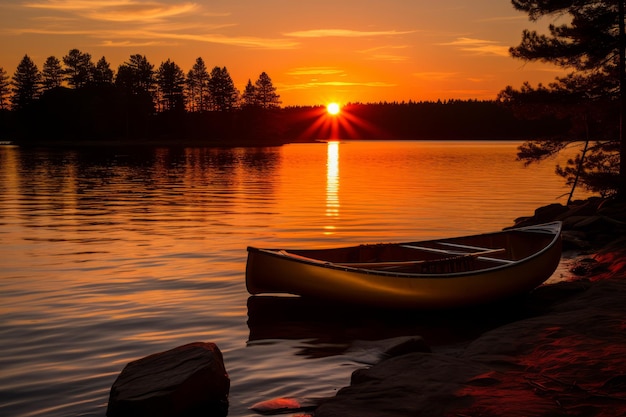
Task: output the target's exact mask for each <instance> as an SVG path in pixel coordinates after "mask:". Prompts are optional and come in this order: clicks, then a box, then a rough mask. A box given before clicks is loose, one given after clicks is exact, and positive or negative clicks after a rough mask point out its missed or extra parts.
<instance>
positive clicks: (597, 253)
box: [315, 198, 626, 417]
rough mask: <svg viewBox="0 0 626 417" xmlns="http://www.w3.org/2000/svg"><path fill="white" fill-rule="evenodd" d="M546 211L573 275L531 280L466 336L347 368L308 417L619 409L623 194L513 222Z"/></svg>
mask: <svg viewBox="0 0 626 417" xmlns="http://www.w3.org/2000/svg"><path fill="white" fill-rule="evenodd" d="M554 220H560V221H563V228H564V231H563V240H564V250H565V251H575V252H576V253H577V254H578V255H579V256H578V257H577V259H576V262H575V264H574V265H573V267H572V271H573V272H574V273H575V274H576V276H575V279H572V280H570V281H566V282H559V283H557V284H551V285H544V286H542V287H539V288H538V289H536V290H535V291H533V293H531V294H529V295H528V296H527V297H525V298H524V299H523V300H519V301H518V302H519V304H518V305H516V306H515V308H516V309H521V310H522V311H523V313H522V314H518V315H516V318H514V319H512V321H510V322H508V323H507V324H504V325H502V326H500V327H497V328H495V329H493V330H490V331H487V332H485V333H483V334H481V335H480V336H478V337H477V338H476V339H475V340H473V341H471V342H469V343H467V344H463V345H460V346H451V347H443V348H442V347H440V348H433V349H432V351H428V349H426V350H424V349H421V350H420V351H412V352H409V353H405V351H402V352H403V353H404V354H400V355H396V356H393V357H391V358H389V359H386V360H384V361H382V362H380V363H378V364H376V365H374V366H372V367H370V368H367V369H360V370H358V371H355V372H354V373H353V375H352V381H351V384H350V386H348V387H345V388H343V389H341V390H340V391H339V392H338V393H337V395H336V396H335V397H333V398H330V399H327V400H325V401H323V402H322V404H320V405H319V407H318V408H317V409H316V410H315V416H316V417H338V416H342V417H343V416H354V415H358V416H360V417H368V416H386V417H394V416H397V417H405V416H455V417H464V416H483V417H490V416H494V417H495V416H505V415H506V416H530V415H532V416H550V417H554V416H591V415H593V416H622V415H626V303H625V302H624V300H625V299H626V279H625V278H626V203H623V202H622V203H620V202H615V201H611V200H603V199H600V198H591V199H589V200H585V201H578V202H575V203H573V204H571V205H570V206H568V207H566V206H563V205H561V204H553V205H549V206H546V207H542V208H539V209H537V210H536V212H535V214H534V216H532V217H528V218H521V219H518V220H516V226H522V225H528V224H537V223H543V222H549V221H554ZM499 313H500V312H499V311H498V310H497V309H494V310H493V314H494V315H497V314H499ZM519 317H521V318H519ZM425 342H426V343H428V340H427V339H426V340H425Z"/></svg>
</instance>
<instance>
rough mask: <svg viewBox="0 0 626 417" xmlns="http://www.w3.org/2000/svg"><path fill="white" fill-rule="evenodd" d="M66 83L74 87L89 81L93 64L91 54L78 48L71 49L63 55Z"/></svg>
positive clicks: (79, 86) (82, 85)
mask: <svg viewBox="0 0 626 417" xmlns="http://www.w3.org/2000/svg"><path fill="white" fill-rule="evenodd" d="M63 64H65V67H66V68H65V74H66V80H67V83H68V84H69V85H70V86H71V87H74V88H81V87H84V86H85V85H87V83H88V82H90V81H91V75H92V74H93V68H94V65H93V63H92V62H91V55H89V54H88V53H83V52H81V51H79V50H78V49H72V50H70V51H69V53H68V54H67V55H65V56H64V57H63Z"/></svg>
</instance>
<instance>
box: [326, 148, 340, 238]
mask: <svg viewBox="0 0 626 417" xmlns="http://www.w3.org/2000/svg"><path fill="white" fill-rule="evenodd" d="M326 216H327V217H331V218H332V217H337V216H339V142H328V150H327V159H326ZM329 220H330V219H329ZM324 229H325V234H332V233H333V231H334V230H335V226H334V225H333V224H329V225H327V226H325V228H324Z"/></svg>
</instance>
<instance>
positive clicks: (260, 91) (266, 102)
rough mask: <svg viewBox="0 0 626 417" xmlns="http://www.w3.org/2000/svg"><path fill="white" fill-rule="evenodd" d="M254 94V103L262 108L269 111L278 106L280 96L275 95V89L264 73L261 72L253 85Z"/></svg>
mask: <svg viewBox="0 0 626 417" xmlns="http://www.w3.org/2000/svg"><path fill="white" fill-rule="evenodd" d="M254 93H255V98H256V103H257V104H258V105H260V106H261V107H262V108H264V109H269V108H275V107H279V106H280V103H281V101H280V96H279V95H278V94H276V87H274V85H273V84H272V80H271V78H270V77H269V76H268V75H267V74H266V73H265V72H262V73H261V75H259V79H258V80H257V81H256V82H255V83H254Z"/></svg>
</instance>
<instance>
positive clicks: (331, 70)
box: [287, 67, 345, 76]
mask: <svg viewBox="0 0 626 417" xmlns="http://www.w3.org/2000/svg"><path fill="white" fill-rule="evenodd" d="M287 75H294V76H301V75H345V72H344V71H343V70H342V69H339V68H335V67H299V68H294V69H292V70H290V71H288V72H287Z"/></svg>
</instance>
